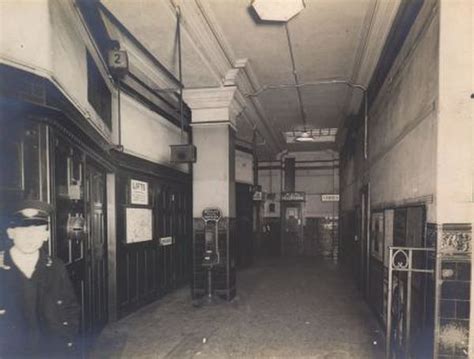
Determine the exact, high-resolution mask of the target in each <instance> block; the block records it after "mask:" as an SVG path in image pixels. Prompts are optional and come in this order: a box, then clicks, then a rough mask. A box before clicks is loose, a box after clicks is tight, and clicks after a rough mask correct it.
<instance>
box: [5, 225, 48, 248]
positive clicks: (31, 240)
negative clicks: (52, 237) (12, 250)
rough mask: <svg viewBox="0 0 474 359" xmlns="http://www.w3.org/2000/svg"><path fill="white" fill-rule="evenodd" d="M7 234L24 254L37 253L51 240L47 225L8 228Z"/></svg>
mask: <svg viewBox="0 0 474 359" xmlns="http://www.w3.org/2000/svg"><path fill="white" fill-rule="evenodd" d="M7 234H8V237H10V238H11V239H12V240H13V245H14V246H15V247H16V248H17V249H18V250H19V251H20V252H22V253H24V254H32V253H35V252H36V251H38V250H39V249H40V248H41V246H42V245H43V243H44V242H46V241H47V240H48V238H49V230H48V226H47V225H46V224H45V225H40V226H28V227H15V228H8V229H7Z"/></svg>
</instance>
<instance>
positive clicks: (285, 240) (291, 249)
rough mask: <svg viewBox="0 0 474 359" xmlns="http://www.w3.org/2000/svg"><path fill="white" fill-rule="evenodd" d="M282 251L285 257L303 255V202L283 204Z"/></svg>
mask: <svg viewBox="0 0 474 359" xmlns="http://www.w3.org/2000/svg"><path fill="white" fill-rule="evenodd" d="M281 210H282V213H281V215H282V216H281V218H282V223H281V224H282V226H281V228H282V242H281V244H282V250H281V254H282V255H283V256H296V255H301V254H302V253H303V249H304V248H303V210H302V202H282V206H281Z"/></svg>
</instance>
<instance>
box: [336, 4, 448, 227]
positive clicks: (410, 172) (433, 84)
mask: <svg viewBox="0 0 474 359" xmlns="http://www.w3.org/2000/svg"><path fill="white" fill-rule="evenodd" d="M429 10H430V8H428V7H425V8H424V9H423V10H422V11H421V12H420V14H419V17H418V19H417V21H416V23H415V25H414V27H413V28H412V30H411V32H410V34H409V36H408V37H407V40H406V42H405V44H404V45H403V47H402V49H401V51H400V53H399V54H398V56H397V58H396V60H395V63H394V65H393V66H392V68H391V70H390V71H389V74H388V76H387V79H386V80H385V83H384V84H383V86H382V88H381V90H380V92H379V94H378V95H377V97H376V100H375V102H374V103H373V106H372V107H371V109H370V112H369V126H368V127H369V131H368V159H367V160H366V161H364V159H363V156H362V143H363V137H362V133H361V132H359V133H358V136H357V137H358V138H357V142H358V145H357V149H356V151H355V153H352V154H350V155H349V156H350V157H349V158H345V159H344V161H343V163H344V165H343V168H342V171H343V174H342V176H341V177H342V184H341V195H342V209H343V210H349V209H352V208H354V206H355V205H356V204H357V203H358V202H359V190H360V188H361V186H362V184H363V183H367V182H370V199H371V206H372V208H374V207H378V208H382V207H388V206H393V205H402V204H406V203H415V202H424V203H427V209H428V211H427V212H428V213H427V216H428V221H434V220H435V217H436V214H435V211H434V201H435V193H436V138H437V127H436V122H437V112H436V109H437V95H438V92H437V89H438V71H437V70H438V29H439V22H438V16H437V13H436V12H432V11H429Z"/></svg>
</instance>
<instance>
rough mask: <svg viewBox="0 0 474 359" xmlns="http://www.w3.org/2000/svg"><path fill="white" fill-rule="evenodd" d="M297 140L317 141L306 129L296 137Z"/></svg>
mask: <svg viewBox="0 0 474 359" xmlns="http://www.w3.org/2000/svg"><path fill="white" fill-rule="evenodd" d="M295 141H297V142H316V140H315V138H314V137H313V136H312V134H311V133H310V132H308V131H304V132H302V133H301V134H300V135H298V136H297V137H296V138H295Z"/></svg>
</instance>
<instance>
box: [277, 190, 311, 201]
mask: <svg viewBox="0 0 474 359" xmlns="http://www.w3.org/2000/svg"><path fill="white" fill-rule="evenodd" d="M305 199H306V196H305V193H304V192H283V193H282V194H281V200H282V201H303V202H304V201H305Z"/></svg>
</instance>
